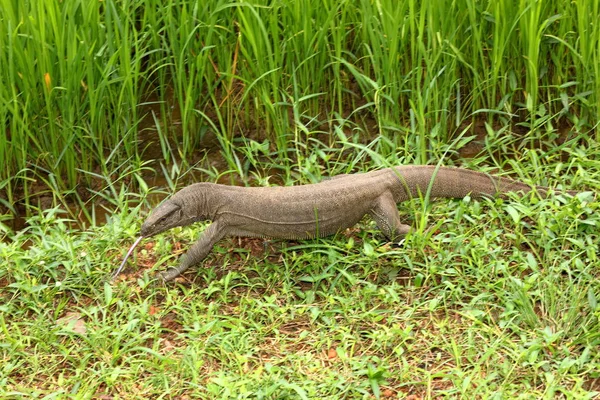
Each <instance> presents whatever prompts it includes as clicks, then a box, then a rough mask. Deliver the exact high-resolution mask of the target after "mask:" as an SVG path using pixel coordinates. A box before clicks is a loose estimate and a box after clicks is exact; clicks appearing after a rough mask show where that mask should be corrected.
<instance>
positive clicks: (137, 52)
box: [0, 0, 600, 399]
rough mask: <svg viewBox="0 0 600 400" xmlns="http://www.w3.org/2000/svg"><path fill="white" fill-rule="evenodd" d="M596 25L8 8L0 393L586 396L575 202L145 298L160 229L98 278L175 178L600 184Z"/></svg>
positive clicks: (583, 206)
mask: <svg viewBox="0 0 600 400" xmlns="http://www.w3.org/2000/svg"><path fill="white" fill-rule="evenodd" d="M598 21H600V5H599V2H597V1H595V0H580V1H576V2H571V1H567V0H555V1H549V0H519V1H517V0H488V1H475V0H453V1H450V0H440V1H436V2H430V1H418V0H399V1H398V0H396V1H392V0H381V1H377V0H359V1H348V0H342V1H332V0H321V1H317V0H298V1H294V0H278V1H265V0H262V1H249V2H245V1H219V0H211V1H204V2H194V1H189V0H175V1H170V2H159V1H156V0H104V1H91V0H63V1H60V2H58V1H50V0H43V1H17V0H0V83H1V84H0V123H2V130H1V131H0V162H1V163H2V165H3V166H4V168H3V169H2V170H0V210H1V211H2V214H0V229H1V231H0V232H2V233H1V234H2V236H3V240H2V242H0V263H1V266H0V289H1V291H0V299H2V303H1V305H0V355H1V357H2V363H0V364H1V366H0V394H1V395H2V396H3V397H7V398H9V397H14V398H18V397H19V398H20V397H22V396H29V397H40V398H45V397H47V398H92V397H96V398H98V397H100V398H139V397H148V398H157V397H163V398H197V397H200V398H257V397H258V398H296V397H297V398H344V397H345V398H370V397H375V398H381V397H390V398H412V399H417V398H437V397H442V396H448V397H461V396H462V397H468V398H488V397H492V398H503V397H511V398H512V397H523V398H541V397H544V398H555V397H564V398H593V397H594V396H597V395H598V394H599V392H600V377H599V375H600V374H599V373H598V371H599V367H600V354H599V352H598V345H599V344H600V325H599V323H598V317H599V315H600V307H599V306H598V304H597V297H598V296H599V293H600V286H599V284H598V268H597V267H598V255H597V252H598V221H599V217H598V212H597V211H598V204H597V202H596V201H595V200H593V198H592V197H591V196H590V195H589V193H588V194H586V193H582V194H581V195H578V196H575V197H574V198H570V197H566V196H564V195H560V194H557V195H556V196H552V197H551V198H549V199H539V198H537V197H535V196H527V197H525V198H523V199H519V198H516V197H515V198H511V199H510V200H508V201H501V200H498V201H485V202H473V201H470V200H469V199H468V198H467V199H464V200H461V201H453V202H441V203H439V204H425V203H423V202H421V201H419V200H415V201H414V202H410V203H408V204H407V205H404V206H403V207H404V210H405V211H406V210H408V211H409V212H408V214H409V217H410V219H411V220H412V223H413V225H414V226H415V230H416V232H417V234H415V235H412V236H411V237H409V238H408V239H407V242H406V243H405V244H404V246H403V247H402V248H401V249H395V248H391V247H389V246H388V245H386V244H385V243H383V242H380V241H379V240H378V238H377V236H376V235H375V236H374V235H371V234H370V231H371V228H372V227H371V225H369V224H368V223H367V224H363V225H362V228H364V229H357V230H354V231H351V232H346V233H344V234H340V235H338V236H336V237H335V238H333V239H328V240H318V241H308V242H301V243H291V244H287V245H285V244H282V243H275V244H272V245H273V246H275V249H271V250H270V251H265V250H264V249H263V244H262V243H261V242H256V241H247V240H245V241H238V240H234V239H232V240H230V241H224V242H223V243H222V244H221V245H220V247H218V248H217V250H216V251H215V253H216V254H215V255H214V256H213V257H211V259H209V260H207V262H206V264H205V266H203V267H202V268H200V269H199V270H198V272H196V271H194V272H193V273H190V274H189V275H188V276H186V277H185V279H183V280H181V281H180V282H178V283H177V284H175V285H169V286H166V287H162V286H161V285H157V284H156V281H155V280H154V279H153V276H154V272H155V270H158V269H162V268H165V267H166V266H168V265H172V264H174V263H176V258H177V256H178V255H179V254H180V253H181V252H182V251H184V250H185V248H186V247H187V246H188V245H189V244H190V243H191V242H192V241H193V240H194V238H196V237H197V234H198V233H197V230H198V229H197V227H195V228H186V229H178V230H175V231H173V232H169V233H166V234H164V235H162V236H161V237H159V238H157V239H156V240H153V241H147V243H146V245H145V247H144V248H143V249H141V250H140V252H139V253H138V254H137V259H136V261H137V265H138V267H136V268H133V267H132V268H131V269H130V270H129V271H128V273H127V274H125V275H124V277H123V279H122V280H120V281H118V282H116V283H114V284H110V283H107V282H106V276H107V274H108V273H109V272H110V271H112V270H113V269H114V267H115V266H116V265H117V264H118V262H119V259H120V257H121V256H122V255H123V253H124V249H126V248H127V247H128V243H130V240H131V239H132V238H133V237H135V236H136V234H137V229H138V228H139V224H140V221H141V220H142V219H143V216H144V214H145V212H147V209H148V206H149V204H153V203H155V202H156V201H157V200H158V198H159V197H161V196H164V194H165V192H172V191H173V190H175V189H176V188H178V187H180V186H181V185H182V184H185V183H186V182H190V181H192V180H199V179H202V180H212V181H219V182H223V183H235V184H251V185H267V184H292V183H307V182H315V181H318V180H321V179H322V178H323V177H324V176H328V175H334V174H336V173H347V172H357V171H363V170H369V169H373V168H382V167H385V166H390V165H398V164H408V163H414V164H428V163H438V162H439V163H443V164H446V165H463V166H467V167H471V168H476V169H478V170H485V171H491V172H495V173H499V174H507V175H510V176H513V177H515V178H519V179H521V180H524V181H527V182H529V183H536V184H543V185H549V186H553V187H556V186H558V187H562V188H566V187H569V188H573V189H580V190H582V191H583V190H590V191H597V189H598V174H599V172H598V171H599V170H600V168H599V165H598V156H599V155H600V150H599V146H598V142H599V141H598V124H599V121H600V24H599V23H598ZM25 218H26V220H25ZM2 222H4V223H2ZM78 228H79V229H78Z"/></svg>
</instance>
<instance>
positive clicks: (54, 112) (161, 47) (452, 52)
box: [0, 0, 600, 204]
mask: <svg viewBox="0 0 600 400" xmlns="http://www.w3.org/2000/svg"><path fill="white" fill-rule="evenodd" d="M449 16H451V17H449ZM598 19H600V9H599V7H598V4H597V2H595V1H591V0H590V1H578V2H569V1H566V0H562V1H557V2H539V1H529V0H528V1H521V2H519V3H518V4H516V5H515V4H514V2H512V1H508V0H502V1H493V2H475V1H472V0H461V1H439V2H436V3H435V4H434V3H431V2H427V1H412V0H411V1H409V0H406V1H400V2H397V1H390V0H385V1H378V2H371V1H358V2H351V1H343V2H336V1H324V2H323V1H318V2H317V1H314V0H303V1H296V0H294V1H289V0H285V1H279V2H261V1H255V2H240V3H230V2H226V1H209V2H204V3H203V4H201V5H199V4H197V2H192V1H188V0H182V1H177V2H172V3H169V4H168V5H164V4H163V3H162V2H157V1H156V0H139V1H133V2H131V1H130V2H127V1H118V0H107V1H101V2H92V3H85V4H83V3H81V2H80V1H76V0H65V1H62V2H46V3H39V2H25V3H19V2H15V1H14V0H2V1H0V21H2V24H0V77H1V79H2V82H4V83H5V84H4V85H2V86H1V87H0V121H3V122H2V123H3V124H4V129H3V133H2V134H1V135H0V156H1V157H0V159H2V160H4V161H5V168H4V169H3V170H2V172H0V182H2V181H5V180H7V184H6V185H5V188H4V189H3V191H4V193H5V194H6V197H7V198H8V200H9V202H10V203H14V202H16V201H20V200H24V201H29V199H30V192H31V191H32V190H33V191H34V192H35V191H39V190H38V189H37V188H36V187H35V185H33V183H32V182H33V181H34V180H44V181H45V183H46V186H48V187H50V188H51V189H52V190H53V191H56V192H61V193H63V194H64V193H70V194H73V193H74V192H73V191H74V190H75V188H76V186H77V185H80V184H82V186H85V187H89V186H93V183H94V181H95V179H94V176H95V175H93V174H91V172H93V173H94V174H100V175H101V176H119V175H122V174H123V173H124V172H125V173H126V172H127V171H126V170H127V168H128V166H130V165H131V164H133V165H138V166H139V165H140V164H141V163H142V160H145V159H155V158H160V159H164V160H165V163H166V164H167V167H169V166H170V165H171V164H172V163H173V162H181V161H182V160H183V163H184V164H188V165H184V167H187V166H189V165H194V163H195V162H196V161H197V154H198V148H199V146H204V145H205V143H206V142H205V139H206V138H209V137H215V136H216V138H217V142H218V143H219V147H220V148H221V151H222V152H223V155H224V156H225V158H226V159H227V161H228V165H229V166H230V167H234V166H235V158H236V154H235V147H236V146H234V145H233V144H232V143H233V140H234V138H238V137H246V138H251V139H253V140H258V141H259V142H261V141H265V143H268V147H269V152H272V153H275V154H277V157H278V158H279V160H280V163H283V165H284V166H287V167H289V166H291V165H293V164H294V163H296V162H300V161H301V160H298V157H299V156H300V157H304V156H306V154H307V153H308V154H310V152H311V151H310V150H311V149H312V147H313V146H312V143H311V140H312V139H313V138H314V137H315V134H314V132H316V131H324V132H326V133H329V134H330V133H332V132H333V131H334V130H335V127H336V126H337V125H339V124H338V123H337V121H339V120H341V119H343V120H348V121H350V122H351V123H353V124H357V126H359V127H360V128H361V129H362V131H363V143H365V142H367V141H368V140H369V139H372V138H374V137H377V136H379V135H381V136H384V137H386V138H387V139H389V140H391V144H392V145H393V146H395V147H393V148H398V147H402V148H405V149H406V150H407V152H408V153H409V154H412V156H411V157H412V161H413V162H416V163H426V162H428V161H429V160H430V159H432V158H433V159H437V158H439V157H440V156H441V155H442V154H443V152H444V150H443V147H444V146H447V145H448V144H449V143H451V141H452V140H453V138H454V137H456V136H457V135H458V134H460V132H462V131H463V130H465V128H466V127H468V126H469V124H470V123H472V122H473V121H479V122H481V123H483V122H487V123H489V124H490V125H491V126H494V129H498V128H499V127H510V129H511V130H512V131H514V132H516V133H519V134H525V133H527V132H531V133H530V134H528V135H529V139H531V141H525V142H523V144H522V145H524V146H526V147H535V146H536V144H535V139H537V138H539V137H548V139H551V140H552V139H556V137H561V139H564V137H565V136H567V137H568V138H571V137H574V136H578V135H584V136H585V135H590V136H595V135H596V133H595V128H596V126H597V124H598V120H599V117H600V111H599V108H598V104H599V103H598V100H599V98H600V86H599V85H600V84H599V83H598V82H600V79H599V77H598V75H599V73H600V71H599V67H598V66H599V65H600V55H599V50H598V49H599V47H598V44H599V43H600V32H599V31H598V29H599V28H598V25H597V24H596V23H595V21H597V20H598ZM344 133H346V134H347V133H348V132H344ZM335 140H336V138H335V136H332V137H331V142H334V141H335ZM331 142H330V144H331ZM305 149H307V150H305ZM83 192H85V191H83ZM77 193H78V195H79V196H83V194H81V191H78V192H77ZM91 195H92V194H89V193H88V194H87V196H83V197H89V196H91ZM84 200H85V199H84ZM33 203H34V204H35V202H33Z"/></svg>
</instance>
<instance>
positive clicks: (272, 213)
mask: <svg viewBox="0 0 600 400" xmlns="http://www.w3.org/2000/svg"><path fill="white" fill-rule="evenodd" d="M432 178H434V181H433V184H432V185H431V189H430V192H429V195H430V198H463V197H465V196H466V195H468V194H470V195H471V196H473V197H475V198H480V197H493V196H502V195H503V194H505V193H508V192H522V193H527V192H530V191H532V190H536V191H537V192H538V193H540V194H541V195H542V196H544V195H546V193H547V192H548V190H549V189H548V188H546V187H542V186H530V185H527V184H525V183H522V182H518V181H514V180H511V179H507V178H501V177H494V176H490V175H488V174H485V173H481V172H476V171H471V170H467V169H461V168H451V167H435V166H400V167H394V168H387V169H383V170H378V171H372V172H367V173H359V174H351V175H342V176H338V177H334V178H333V179H328V180H325V181H323V182H320V183H315V184H310V185H300V186H283V187H281V186H279V187H238V186H227V185H219V184H214V183H196V184H193V185H190V186H188V187H186V188H184V189H182V190H180V191H179V192H177V193H175V194H174V195H173V196H172V197H171V198H170V199H169V200H167V201H165V202H163V203H162V204H161V205H159V206H158V207H157V208H156V209H155V210H154V211H153V212H152V213H151V214H150V216H149V217H148V218H147V219H146V221H145V222H144V224H143V225H142V228H141V236H142V237H151V236H154V235H156V234H158V233H161V232H164V231H166V230H168V229H171V228H174V227H176V226H185V225H190V224H193V223H195V222H199V221H205V220H211V221H212V224H210V225H209V226H208V227H207V228H206V229H205V230H204V232H203V233H202V236H201V237H200V239H199V240H198V241H197V242H196V243H195V244H194V245H192V247H191V248H190V249H189V251H188V252H187V254H185V255H184V256H183V258H182V260H181V263H180V265H179V266H178V267H177V268H172V269H170V270H168V271H166V272H165V273H163V274H162V278H163V279H164V280H165V281H169V280H172V279H174V278H175V277H177V276H178V275H179V274H181V273H182V272H183V271H185V270H186V269H188V268H189V267H190V266H192V265H195V264H198V263H200V262H201V261H202V260H203V259H204V258H205V257H206V256H207V255H208V253H209V252H210V251H211V250H212V248H213V246H214V245H215V244H216V243H217V242H218V241H219V240H221V239H222V238H224V237H226V236H248V237H268V238H279V239H308V238H315V237H323V236H328V235H332V234H335V233H336V232H338V231H340V230H343V229H346V228H349V227H351V226H353V225H355V224H356V223H357V222H359V221H360V220H361V218H362V217H363V216H365V215H367V214H368V215H369V216H371V217H372V218H373V219H374V220H375V222H376V223H377V226H378V227H379V229H381V231H382V232H383V233H384V235H385V236H386V237H387V238H388V239H389V240H398V239H400V238H402V237H403V236H404V235H405V234H407V233H408V232H409V230H410V227H409V226H408V225H405V224H402V223H401V222H400V217H399V215H398V209H397V207H396V204H397V203H400V202H403V201H406V200H409V199H411V198H414V197H418V196H425V193H426V192H427V191H428V190H429V189H428V188H429V185H430V182H431V179H432ZM568 193H570V194H575V193H577V192H574V191H568Z"/></svg>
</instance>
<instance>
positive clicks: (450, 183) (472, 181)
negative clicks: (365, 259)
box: [392, 165, 577, 201]
mask: <svg viewBox="0 0 600 400" xmlns="http://www.w3.org/2000/svg"><path fill="white" fill-rule="evenodd" d="M392 170H393V172H394V174H395V175H396V177H397V178H398V180H399V181H400V186H399V187H398V189H399V190H398V191H397V193H394V197H398V200H399V201H403V200H406V199H408V198H412V197H418V196H419V195H421V196H425V194H426V193H427V191H428V190H429V187H430V186H431V191H430V196H431V197H432V198H463V197H465V196H466V195H471V196H473V197H476V198H477V197H496V196H499V197H502V196H503V195H505V194H506V193H509V192H521V193H529V192H531V191H536V192H538V193H540V194H541V195H542V196H546V195H547V193H548V192H549V191H550V189H549V188H548V187H545V186H535V185H528V184H526V183H523V182H519V181H515V180H512V179H509V178H502V177H498V176H493V175H489V174H486V173H483V172H477V171H471V170H468V169H462V168H453V167H439V168H438V167H436V166H433V165H432V166H429V165H422V166H406V167H405V166H402V167H396V168H393V169H392ZM432 179H433V183H431V180H432ZM566 192H567V193H569V194H571V195H574V194H576V193H577V192H576V191H566Z"/></svg>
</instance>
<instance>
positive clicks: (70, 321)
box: [56, 312, 87, 335]
mask: <svg viewBox="0 0 600 400" xmlns="http://www.w3.org/2000/svg"><path fill="white" fill-rule="evenodd" d="M56 325H59V326H62V327H63V329H65V328H66V329H65V330H67V331H70V332H73V333H78V334H80V335H85V334H86V333H87V328H86V326H85V322H84V321H83V318H82V317H81V314H80V313H78V312H68V313H67V314H66V315H65V316H64V317H62V318H59V319H58V320H56Z"/></svg>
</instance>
